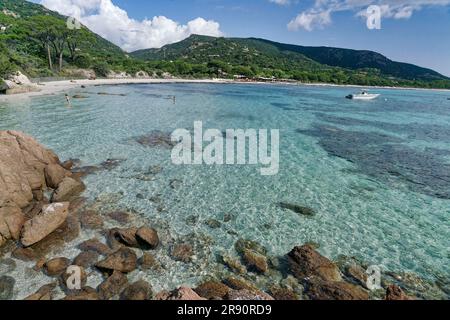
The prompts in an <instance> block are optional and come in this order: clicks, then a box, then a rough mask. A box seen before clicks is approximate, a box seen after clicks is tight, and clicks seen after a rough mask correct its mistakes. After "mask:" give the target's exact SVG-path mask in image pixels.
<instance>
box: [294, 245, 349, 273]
mask: <svg viewBox="0 0 450 320" xmlns="http://www.w3.org/2000/svg"><path fill="white" fill-rule="evenodd" d="M288 261H289V266H290V270H291V272H292V274H293V275H294V276H295V277H296V278H297V279H299V280H303V279H305V278H309V277H316V278H320V279H322V280H325V281H341V280H342V278H341V274H340V272H339V268H338V267H337V266H336V265H335V264H334V263H333V262H331V261H330V260H329V259H327V258H325V257H324V256H322V255H321V254H320V253H318V252H317V251H315V250H314V249H313V248H312V247H311V246H308V245H304V246H301V247H295V248H294V249H292V251H291V252H289V254H288Z"/></svg>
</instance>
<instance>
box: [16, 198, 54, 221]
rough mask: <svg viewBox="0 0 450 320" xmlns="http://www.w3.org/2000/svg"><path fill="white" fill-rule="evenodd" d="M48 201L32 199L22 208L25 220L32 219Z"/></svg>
mask: <svg viewBox="0 0 450 320" xmlns="http://www.w3.org/2000/svg"><path fill="white" fill-rule="evenodd" d="M48 204H49V203H48V201H47V200H45V201H33V202H32V203H31V204H30V205H28V206H27V207H26V208H24V209H22V212H23V214H24V215H25V219H26V220H30V219H33V218H34V217H36V216H37V215H38V214H39V213H40V212H41V211H42V207H43V206H45V205H48Z"/></svg>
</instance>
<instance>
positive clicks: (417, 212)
mask: <svg viewBox="0 0 450 320" xmlns="http://www.w3.org/2000/svg"><path fill="white" fill-rule="evenodd" d="M351 91H352V89H348V88H334V87H333V88H331V87H303V86H278V85H238V84H236V85H235V84H233V85H213V84H210V85H208V84H163V85H156V84H155V85H127V86H105V87H90V88H87V89H79V90H73V91H71V94H75V93H82V94H84V95H87V96H88V98H87V99H79V100H75V99H74V100H73V102H72V103H73V107H72V108H67V106H66V105H65V101H64V94H63V93H60V94H56V95H53V96H45V97H44V96H43V97H35V98H33V99H30V100H27V101H21V102H19V101H18V102H15V103H8V104H2V105H0V129H2V130H3V129H15V130H23V131H25V132H26V133H28V134H30V135H32V136H34V137H36V138H37V139H38V140H39V141H40V142H41V143H43V144H45V145H46V146H48V147H49V148H51V149H53V150H54V151H55V152H56V153H57V154H58V155H59V156H60V157H61V158H62V159H68V158H78V159H80V160H81V161H82V165H98V164H100V163H102V162H103V161H105V160H107V159H121V160H123V162H121V163H120V165H119V166H118V167H116V168H113V169H111V170H105V171H100V172H98V173H97V174H95V175H90V176H88V177H87V178H86V184H87V186H88V189H87V192H86V196H87V197H88V198H89V199H90V200H92V201H94V199H97V200H99V199H102V201H103V207H104V208H103V209H104V210H110V209H111V208H122V209H129V210H131V209H132V210H134V211H136V212H137V213H138V214H139V215H140V216H142V217H143V218H145V219H146V220H147V221H148V222H149V223H150V224H156V225H158V226H160V227H161V226H165V228H167V230H166V231H167V234H169V235H170V236H169V238H168V239H169V240H168V241H172V240H173V239H175V240H176V239H183V238H185V237H188V238H190V237H193V236H197V237H203V238H205V237H206V238H208V239H210V240H211V241H210V242H209V245H208V248H206V247H200V248H197V253H198V255H199V257H201V258H202V259H204V260H205V261H206V262H204V263H202V264H201V268H187V267H184V266H181V265H180V264H179V263H177V264H174V265H173V270H172V269H170V266H169V267H168V270H169V271H167V272H169V273H170V274H171V277H168V275H167V274H165V275H161V276H160V280H157V279H156V276H152V281H153V282H154V281H160V287H167V286H169V287H170V286H176V285H179V284H180V283H189V282H190V281H193V280H192V279H196V277H200V276H202V275H205V274H208V270H209V268H211V269H213V268H215V266H214V261H215V258H214V253H217V252H224V251H226V252H229V253H231V254H234V251H233V244H234V243H235V241H236V240H237V239H238V238H249V239H252V240H257V241H259V242H260V243H261V244H263V245H264V246H266V247H267V248H268V249H269V251H270V254H271V255H273V256H282V255H284V254H286V253H287V252H289V251H290V249H291V248H292V247H293V246H295V245H299V244H303V243H305V242H307V241H314V242H317V243H319V244H320V245H321V247H320V250H321V252H322V253H323V254H325V255H327V256H330V257H332V258H337V257H338V256H339V255H341V254H343V255H347V256H355V257H358V258H360V259H362V260H364V261H366V262H368V263H371V264H377V265H380V266H381V267H382V268H383V269H385V270H392V271H412V272H415V273H418V274H419V275H422V276H424V277H427V278H433V276H437V275H439V276H444V277H449V275H450V264H449V257H450V252H449V248H450V237H449V225H450V224H449V222H450V101H448V100H447V97H448V96H450V95H449V94H448V93H442V92H432V91H413V90H376V91H377V92H379V93H381V94H382V98H380V99H378V100H376V101H370V102H355V101H349V100H346V99H344V98H343V97H344V96H345V95H347V94H348V93H350V92H351ZM98 92H108V93H114V94H126V96H119V95H114V96H112V95H97V93H98ZM173 95H176V97H177V101H176V104H173V101H172V100H171V99H170V96H173ZM194 121H203V126H204V128H217V129H220V130H224V129H228V128H230V129H232V128H244V129H245V128H256V129H259V128H263V129H280V137H281V142H280V171H279V174H278V175H275V176H261V175H260V172H259V170H258V168H259V167H255V166H206V165H205V166H175V165H173V164H172V163H171V160H170V150H169V149H167V148H158V147H149V146H145V145H141V144H139V143H137V142H136V137H139V136H142V135H146V134H149V133H151V132H152V131H154V130H160V131H162V132H167V133H170V132H172V131H173V130H174V129H177V128H187V129H192V127H193V123H194ZM153 166H160V167H162V171H161V172H153V174H152V175H148V174H147V175H145V174H146V172H148V171H149V168H150V167H153ZM143 175H144V176H145V177H146V178H145V179H142V176H143ZM175 186H176V187H175ZM155 198H157V200H155ZM105 199H106V200H105ZM280 201H283V202H291V203H297V204H301V205H304V206H308V207H311V208H313V209H314V210H316V211H317V215H316V216H314V217H312V218H310V217H304V216H300V215H298V214H296V213H294V212H290V211H286V210H283V209H280V208H279V207H278V206H277V203H279V202H280ZM224 216H231V218H232V219H231V221H229V222H223V220H224V219H223V218H224ZM209 219H216V220H218V221H221V226H220V228H215V229H212V228H210V227H209V226H208V225H207V224H206V223H205V221H207V220H209ZM199 265H200V264H199ZM171 270H172V271H173V272H172V271H171ZM180 270H182V271H183V272H179V271H180Z"/></svg>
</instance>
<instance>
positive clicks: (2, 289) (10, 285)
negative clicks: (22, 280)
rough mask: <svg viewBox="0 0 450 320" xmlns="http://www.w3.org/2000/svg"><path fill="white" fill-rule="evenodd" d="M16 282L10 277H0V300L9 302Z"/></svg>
mask: <svg viewBox="0 0 450 320" xmlns="http://www.w3.org/2000/svg"><path fill="white" fill-rule="evenodd" d="M15 284H16V280H15V279H14V278H13V277H10V276H1V277H0V300H11V299H12V297H13V295H14V285H15Z"/></svg>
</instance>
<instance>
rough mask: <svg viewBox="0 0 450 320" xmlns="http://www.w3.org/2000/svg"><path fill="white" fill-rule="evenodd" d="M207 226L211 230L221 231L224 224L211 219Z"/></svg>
mask: <svg viewBox="0 0 450 320" xmlns="http://www.w3.org/2000/svg"><path fill="white" fill-rule="evenodd" d="M205 224H206V225H207V226H208V227H210V228H211V229H219V228H220V227H221V226H222V224H221V223H220V222H219V221H217V220H216V219H209V220H207V221H206V222H205Z"/></svg>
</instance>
